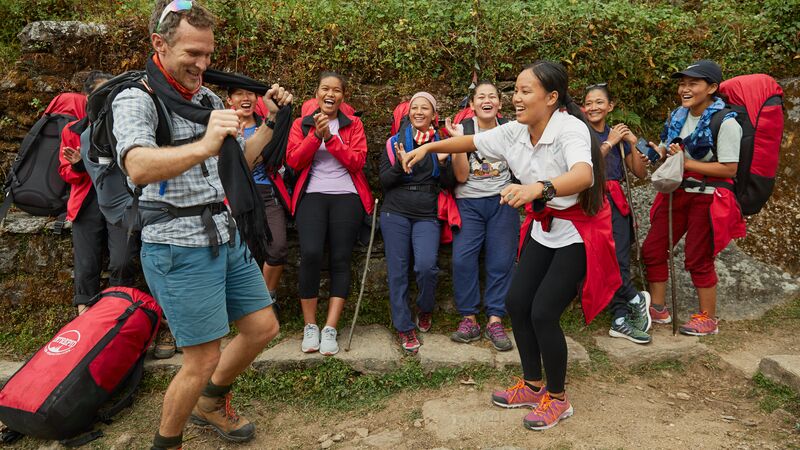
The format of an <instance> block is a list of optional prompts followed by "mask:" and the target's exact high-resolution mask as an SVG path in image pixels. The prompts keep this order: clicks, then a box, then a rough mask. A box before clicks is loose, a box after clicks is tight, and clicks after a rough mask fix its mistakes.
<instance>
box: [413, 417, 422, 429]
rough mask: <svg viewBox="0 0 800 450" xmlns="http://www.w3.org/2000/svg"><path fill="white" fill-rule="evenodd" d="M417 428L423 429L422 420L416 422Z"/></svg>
mask: <svg viewBox="0 0 800 450" xmlns="http://www.w3.org/2000/svg"><path fill="white" fill-rule="evenodd" d="M414 427H415V428H422V419H417V420H415V421H414Z"/></svg>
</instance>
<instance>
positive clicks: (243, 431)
mask: <svg viewBox="0 0 800 450" xmlns="http://www.w3.org/2000/svg"><path fill="white" fill-rule="evenodd" d="M190 419H191V421H192V423H194V424H196V425H211V427H213V428H214V429H215V430H217V433H219V435H220V436H222V437H223V438H225V439H227V440H229V441H231V442H246V441H249V440H250V439H253V436H255V434H256V427H255V425H253V424H252V423H250V421H249V420H247V419H245V418H244V417H239V416H238V415H237V414H236V412H235V411H234V410H233V406H232V405H231V393H230V392H228V393H227V394H225V395H224V396H222V397H206V396H205V395H201V396H200V399H199V400H197V405H195V407H194V409H193V410H192V416H191V418H190Z"/></svg>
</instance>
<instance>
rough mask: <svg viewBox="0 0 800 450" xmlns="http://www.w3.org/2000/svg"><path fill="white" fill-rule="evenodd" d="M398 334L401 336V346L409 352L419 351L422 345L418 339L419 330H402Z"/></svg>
mask: <svg viewBox="0 0 800 450" xmlns="http://www.w3.org/2000/svg"><path fill="white" fill-rule="evenodd" d="M397 335H398V337H399V338H400V347H401V348H402V349H403V350H405V351H407V352H409V353H417V350H418V349H419V346H420V345H422V344H420V342H419V339H417V332H416V331H414V330H409V331H401V332H399V333H397Z"/></svg>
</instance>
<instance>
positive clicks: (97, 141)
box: [80, 71, 172, 236]
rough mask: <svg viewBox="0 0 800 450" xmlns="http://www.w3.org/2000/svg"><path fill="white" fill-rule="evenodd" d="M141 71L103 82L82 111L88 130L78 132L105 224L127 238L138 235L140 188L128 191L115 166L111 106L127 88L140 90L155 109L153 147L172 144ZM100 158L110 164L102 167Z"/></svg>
mask: <svg viewBox="0 0 800 450" xmlns="http://www.w3.org/2000/svg"><path fill="white" fill-rule="evenodd" d="M144 80H145V72H144V71H129V72H125V73H123V74H121V75H118V76H116V77H114V78H112V79H111V80H109V81H107V82H105V83H104V84H103V85H101V86H100V87H99V88H98V89H97V90H96V91H94V92H93V93H92V94H91V95H90V96H89V103H88V105H87V107H86V112H87V117H88V119H89V123H88V126H86V128H85V129H84V130H81V131H82V132H81V133H80V135H81V158H82V159H83V162H84V166H85V167H86V172H87V173H88V174H89V177H90V178H91V179H92V184H94V187H95V191H96V192H97V203H98V206H99V207H100V212H102V213H103V216H104V217H105V219H106V221H108V222H109V223H111V224H112V225H116V226H122V227H125V228H127V229H128V234H129V236H130V234H131V233H133V232H134V231H140V230H141V228H142V225H143V223H142V220H141V218H140V217H139V197H140V196H141V194H142V189H144V187H145V186H144V185H139V186H136V187H135V188H134V189H131V188H130V186H129V185H128V181H127V177H126V176H125V174H124V173H123V172H122V169H121V168H120V167H119V164H118V162H117V140H116V138H115V137H114V133H113V129H114V115H113V114H112V109H111V104H112V103H113V102H114V99H115V98H116V96H117V95H118V94H119V93H120V92H122V91H124V90H126V89H129V88H135V89H140V90H142V91H144V92H146V93H147V94H148V95H150V96H151V97H152V99H153V102H154V103H155V105H156V112H157V114H158V126H157V129H156V143H157V144H158V145H159V146H162V145H168V144H171V143H172V130H171V126H172V125H171V121H170V119H169V111H168V110H167V109H166V107H165V106H164V103H163V102H162V101H161V100H159V99H158V97H156V96H155V94H153V92H152V91H151V90H150V89H149V88H148V87H147V85H146V84H145V82H144ZM100 158H108V159H109V160H110V161H111V162H110V163H108V164H104V163H101V162H100Z"/></svg>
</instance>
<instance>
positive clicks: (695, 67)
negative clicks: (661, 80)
mask: <svg viewBox="0 0 800 450" xmlns="http://www.w3.org/2000/svg"><path fill="white" fill-rule="evenodd" d="M683 76H686V77H692V78H702V79H704V80H706V81H708V82H709V83H717V84H720V83H722V69H720V68H719V66H718V65H717V63H715V62H714V61H711V60H710V59H701V60H700V61H695V62H693V63H692V64H691V65H689V67H687V68H685V69H683V70H681V71H680V72H675V73H673V74H672V78H680V77H683Z"/></svg>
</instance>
